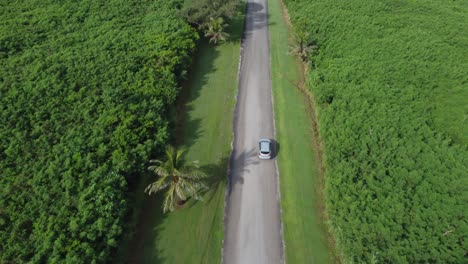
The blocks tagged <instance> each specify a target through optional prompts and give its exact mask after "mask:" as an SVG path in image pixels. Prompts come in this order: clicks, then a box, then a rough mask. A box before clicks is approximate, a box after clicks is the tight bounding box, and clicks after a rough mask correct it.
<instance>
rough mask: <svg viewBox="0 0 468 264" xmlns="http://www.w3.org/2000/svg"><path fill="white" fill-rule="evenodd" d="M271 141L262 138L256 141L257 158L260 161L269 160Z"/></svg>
mask: <svg viewBox="0 0 468 264" xmlns="http://www.w3.org/2000/svg"><path fill="white" fill-rule="evenodd" d="M271 145H272V142H271V139H268V138H263V139H260V141H258V148H259V151H258V157H259V158H260V159H271V149H272V147H271Z"/></svg>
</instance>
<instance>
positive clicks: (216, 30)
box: [205, 17, 229, 44]
mask: <svg viewBox="0 0 468 264" xmlns="http://www.w3.org/2000/svg"><path fill="white" fill-rule="evenodd" d="M227 26H228V25H227V24H225V23H224V19H223V18H222V17H218V18H212V17H210V21H209V22H208V24H207V29H206V30H205V37H208V38H209V39H210V43H211V42H214V44H217V43H218V42H221V41H225V40H226V39H227V38H228V37H229V34H228V33H226V32H224V29H225V28H226V27H227Z"/></svg>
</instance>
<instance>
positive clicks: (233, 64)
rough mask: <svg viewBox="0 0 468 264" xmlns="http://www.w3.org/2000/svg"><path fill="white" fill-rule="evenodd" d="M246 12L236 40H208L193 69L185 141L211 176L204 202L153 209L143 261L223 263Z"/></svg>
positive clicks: (233, 29) (234, 28)
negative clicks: (214, 42) (168, 209)
mask: <svg viewBox="0 0 468 264" xmlns="http://www.w3.org/2000/svg"><path fill="white" fill-rule="evenodd" d="M242 27H243V17H239V18H238V19H236V20H235V21H234V22H233V24H232V26H231V30H230V32H229V33H230V35H231V38H230V39H231V40H230V41H228V42H226V43H224V44H222V45H218V46H216V47H214V48H213V46H212V45H210V44H208V43H202V44H201V45H200V50H199V53H198V58H197V61H196V63H195V65H194V67H193V69H192V73H191V76H190V79H189V81H190V83H189V88H188V89H189V94H188V96H187V103H186V105H185V108H186V109H185V111H186V112H185V118H184V124H183V133H182V134H183V136H182V137H183V139H182V140H180V141H182V143H183V145H184V146H186V147H188V151H187V154H186V160H187V161H193V160H198V161H199V162H200V166H201V168H202V170H204V171H206V172H207V173H208V175H209V180H208V181H209V186H210V190H209V191H207V192H206V193H205V194H204V196H203V198H204V199H203V201H201V202H194V201H193V200H189V201H188V202H187V204H185V206H184V208H183V209H179V210H176V211H174V212H172V213H168V214H166V215H164V214H163V213H162V209H161V202H160V201H161V200H162V198H161V197H157V198H156V199H158V200H159V203H158V204H157V207H156V208H146V209H143V210H151V211H152V212H153V215H152V216H151V217H150V218H151V221H152V222H153V224H152V225H149V226H150V227H149V229H148V230H147V234H146V237H145V243H144V246H145V248H144V253H143V256H142V260H143V263H219V262H220V261H221V247H222V240H223V238H224V234H223V212H224V193H225V188H226V180H227V179H226V174H227V164H228V160H229V154H230V151H231V147H230V143H231V140H232V120H233V109H234V104H235V95H236V92H237V72H238V64H239V54H240V52H239V49H240V36H241V32H242Z"/></svg>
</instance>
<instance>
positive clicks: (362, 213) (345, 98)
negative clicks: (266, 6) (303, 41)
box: [285, 0, 468, 263]
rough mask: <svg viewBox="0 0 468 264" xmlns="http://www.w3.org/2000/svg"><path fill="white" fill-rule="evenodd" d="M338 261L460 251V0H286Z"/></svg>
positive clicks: (467, 15) (463, 17)
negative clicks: (298, 40)
mask: <svg viewBox="0 0 468 264" xmlns="http://www.w3.org/2000/svg"><path fill="white" fill-rule="evenodd" d="M285 3H286V5H287V7H288V10H289V15H290V17H291V21H292V23H293V26H294V27H295V29H296V31H303V30H305V31H306V32H305V33H307V34H304V32H298V33H299V34H298V35H301V36H308V39H307V45H308V46H309V47H313V48H311V49H309V51H311V52H309V54H308V55H309V56H308V58H307V61H308V68H309V74H308V86H309V87H310V88H311V91H312V93H313V95H314V96H315V100H316V103H317V107H318V110H317V111H318V118H319V124H320V125H319V126H320V128H319V132H320V136H321V138H322V140H323V141H324V143H323V144H324V165H325V170H326V175H325V177H326V178H325V199H326V208H327V209H326V211H327V213H328V216H329V226H330V228H331V231H332V234H334V235H335V237H336V244H337V247H338V249H339V251H340V254H342V258H343V261H344V262H345V263H465V262H466V256H467V248H468V244H467V241H466V236H467V235H468V226H467V220H468V219H467V210H466V209H467V208H466V204H467V200H466V198H467V189H466V187H467V186H468V181H467V180H468V168H467V165H468V150H467V144H468V140H467V138H466V136H467V135H468V131H467V129H468V125H467V122H468V120H467V118H466V117H467V115H468V109H467V105H468V104H467V103H468V102H467V98H468V86H467V83H468V82H467V81H468V72H467V69H468V60H467V58H468V38H467V34H466V29H467V25H468V2H467V1H458V0H455V1H449V2H448V1H441V0H438V1H423V0H414V1H407V0H402V1H383V0H372V1H364V0H350V1H339V0H316V1H309V0H285Z"/></svg>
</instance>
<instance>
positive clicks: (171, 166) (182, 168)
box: [145, 146, 208, 212]
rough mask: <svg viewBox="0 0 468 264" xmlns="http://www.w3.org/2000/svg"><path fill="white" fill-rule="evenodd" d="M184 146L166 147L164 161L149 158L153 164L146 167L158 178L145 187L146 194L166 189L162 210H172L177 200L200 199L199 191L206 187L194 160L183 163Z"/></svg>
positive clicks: (203, 176) (202, 174)
mask: <svg viewBox="0 0 468 264" xmlns="http://www.w3.org/2000/svg"><path fill="white" fill-rule="evenodd" d="M185 151H186V150H185V149H184V148H180V149H176V148H174V147H172V146H168V147H167V148H166V159H167V160H166V161H160V160H151V161H150V162H151V163H153V164H154V165H152V166H150V167H148V169H149V170H151V171H153V172H154V173H155V174H156V175H157V176H158V177H159V179H158V180H157V181H155V182H153V183H151V184H150V185H148V187H146V189H145V192H148V194H150V195H151V194H152V193H156V192H159V191H162V190H164V189H167V191H166V194H165V197H164V203H163V211H164V212H167V211H173V210H174V205H175V204H176V203H179V202H185V201H186V200H187V199H188V198H190V197H193V198H194V199H196V200H202V198H201V196H200V195H199V191H200V190H202V189H207V188H208V187H207V186H206V185H205V183H203V178H205V177H206V175H205V174H204V173H203V172H202V171H200V170H199V167H198V164H197V162H196V161H194V162H191V163H189V164H186V163H184V160H183V158H182V157H183V155H184V153H185Z"/></svg>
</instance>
